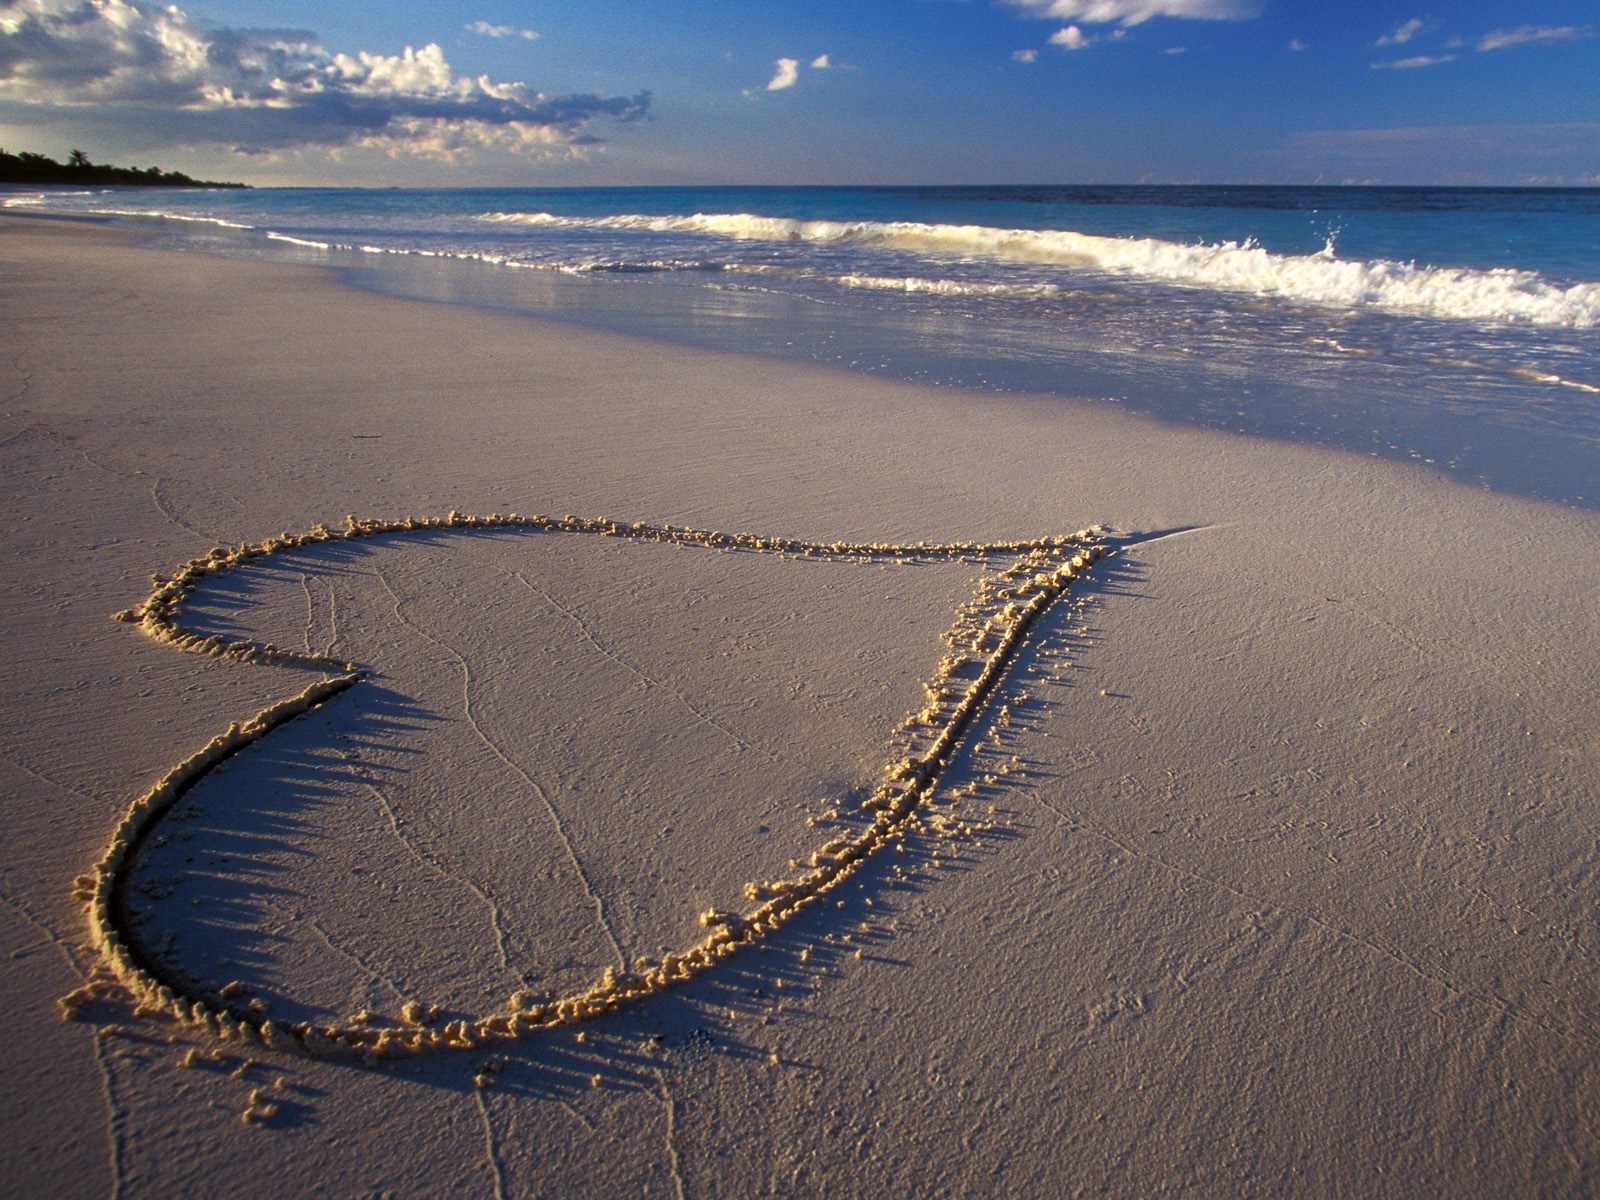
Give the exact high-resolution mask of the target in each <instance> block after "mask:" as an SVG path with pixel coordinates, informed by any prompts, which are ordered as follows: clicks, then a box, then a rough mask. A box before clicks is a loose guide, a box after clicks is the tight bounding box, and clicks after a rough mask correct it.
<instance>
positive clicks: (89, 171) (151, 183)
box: [0, 150, 248, 188]
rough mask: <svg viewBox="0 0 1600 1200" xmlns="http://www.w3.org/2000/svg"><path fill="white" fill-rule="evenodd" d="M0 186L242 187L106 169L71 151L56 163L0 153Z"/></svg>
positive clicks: (153, 170) (148, 170) (174, 174)
mask: <svg viewBox="0 0 1600 1200" xmlns="http://www.w3.org/2000/svg"><path fill="white" fill-rule="evenodd" d="M0 183H76V184H97V185H104V184H123V185H125V186H128V187H210V188H242V187H247V186H248V185H247V184H243V183H214V182H212V181H211V180H207V179H191V178H190V177H189V176H187V175H185V174H184V173H183V172H182V171H163V170H162V169H161V168H160V167H145V168H144V169H143V170H140V169H139V168H138V167H108V166H102V165H101V164H99V163H92V162H90V161H89V156H88V155H87V154H85V153H84V152H83V151H82V150H74V151H73V152H72V153H71V154H69V155H68V156H67V161H66V162H64V163H58V162H57V161H56V160H55V159H53V158H49V157H47V156H46V155H43V154H32V153H29V152H28V151H26V150H24V151H23V152H22V153H21V154H10V153H7V152H6V151H5V150H0Z"/></svg>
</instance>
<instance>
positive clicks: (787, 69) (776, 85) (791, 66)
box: [767, 58, 800, 92]
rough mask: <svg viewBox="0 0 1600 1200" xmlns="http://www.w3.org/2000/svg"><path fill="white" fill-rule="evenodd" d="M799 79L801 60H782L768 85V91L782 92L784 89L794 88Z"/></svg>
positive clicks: (779, 61)
mask: <svg viewBox="0 0 1600 1200" xmlns="http://www.w3.org/2000/svg"><path fill="white" fill-rule="evenodd" d="M799 78H800V60H799V59H797V58H780V59H779V60H778V62H777V70H776V71H775V72H774V73H773V76H772V79H771V81H770V82H769V83H768V84H767V91H769V92H781V91H783V89H784V88H792V87H793V86H794V85H795V83H796V82H797V81H798V80H799Z"/></svg>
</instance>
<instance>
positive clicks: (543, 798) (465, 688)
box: [374, 567, 628, 970]
mask: <svg viewBox="0 0 1600 1200" xmlns="http://www.w3.org/2000/svg"><path fill="white" fill-rule="evenodd" d="M374 571H375V572H376V574H377V576H378V582H379V583H381V584H383V588H384V590H385V591H386V592H388V593H389V595H390V596H391V597H392V598H393V599H394V615H395V616H396V617H398V618H399V619H400V620H401V621H402V622H403V623H404V624H405V625H406V627H407V628H409V629H411V630H412V631H413V632H415V633H416V634H417V635H418V636H419V637H421V638H422V639H423V640H424V641H428V642H432V643H433V644H434V645H435V646H437V647H439V649H441V650H443V651H444V652H445V653H446V654H448V655H450V656H451V657H452V658H454V659H455V660H456V666H457V667H458V668H459V669H460V671H461V709H462V714H463V715H464V716H465V717H466V719H467V724H468V725H470V726H472V731H473V733H475V734H477V736H478V740H479V741H480V742H482V743H483V744H484V745H485V746H487V747H488V749H489V752H490V753H491V754H493V755H494V756H495V757H496V758H497V759H499V760H500V762H501V763H503V764H504V765H505V766H506V767H507V768H508V769H509V770H510V771H512V772H513V773H514V774H515V775H517V777H518V778H520V779H521V780H522V781H523V783H525V784H527V785H528V787H529V789H530V790H531V791H532V792H533V794H534V795H535V796H537V797H538V798H539V803H540V804H541V805H543V806H544V810H545V812H546V814H548V815H549V817H550V823H551V825H552V826H554V827H555V831H556V837H557V838H559V839H560V841H561V846H562V849H564V850H565V851H566V853H567V861H568V862H569V863H571V864H572V869H573V871H574V872H575V873H576V874H577V876H578V881H579V882H580V883H582V884H583V890H584V892H585V893H586V894H587V895H588V897H589V903H590V904H591V905H593V906H594V915H595V920H596V921H597V922H599V925H600V930H601V932H602V933H603V934H605V938H606V941H608V942H610V943H611V950H612V953H614V954H615V955H616V958H617V966H618V967H619V968H621V969H623V970H626V969H627V966H628V956H627V955H626V954H624V953H623V952H622V944H621V943H620V942H618V941H617V935H616V934H615V933H614V932H613V931H612V928H611V920H610V918H609V917H607V916H606V905H605V901H604V900H602V899H601V898H600V893H599V892H597V891H595V887H594V881H593V880H591V879H590V878H589V872H588V871H587V870H586V869H585V868H584V865H583V860H582V859H580V858H579V857H578V851H577V849H576V848H575V847H574V846H573V844H572V837H571V836H570V834H569V833H568V832H567V824H566V822H565V821H563V820H562V819H561V813H560V812H559V811H558V810H557V809H556V806H555V803H554V801H552V800H551V799H550V795H549V793H548V792H546V791H545V790H544V788H542V787H541V786H539V783H538V782H537V781H536V780H535V779H534V778H533V776H532V775H530V774H528V772H527V771H526V770H524V769H523V767H522V765H521V764H520V763H518V762H515V761H514V760H513V759H512V758H511V756H510V755H508V754H507V753H506V752H505V751H504V750H502V749H501V748H500V745H499V743H498V742H496V741H495V740H494V739H493V738H492V737H490V736H489V734H488V733H487V732H486V731H485V730H484V728H483V726H482V725H481V724H479V722H478V718H477V716H476V715H475V714H474V713H473V711H472V667H471V666H470V665H469V664H468V663H467V660H466V656H465V655H463V654H462V653H461V652H460V651H459V650H457V649H456V648H455V647H454V646H452V645H450V643H449V642H446V641H445V640H444V639H443V638H440V637H435V636H434V635H433V634H431V633H429V632H428V631H427V630H426V629H423V628H422V626H420V625H418V624H417V623H416V622H415V621H413V620H411V619H410V618H409V617H407V616H406V615H405V613H403V612H401V611H400V607H401V603H402V601H401V599H400V595H399V593H398V592H396V591H395V590H394V588H393V587H392V586H391V585H390V583H389V578H388V576H386V575H385V574H384V573H383V568H382V567H375V568H374Z"/></svg>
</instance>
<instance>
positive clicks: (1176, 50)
mask: <svg viewBox="0 0 1600 1200" xmlns="http://www.w3.org/2000/svg"><path fill="white" fill-rule="evenodd" d="M1161 53H1163V54H1187V53H1189V47H1187V46H1168V47H1167V48H1166V49H1165V50H1163V51H1162V52H1161Z"/></svg>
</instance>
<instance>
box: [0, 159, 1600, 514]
mask: <svg viewBox="0 0 1600 1200" xmlns="http://www.w3.org/2000/svg"><path fill="white" fill-rule="evenodd" d="M4 203H5V204H6V205H7V206H9V207H13V208H17V209H21V210H24V211H27V210H33V211H40V210H45V211H55V212H75V213H98V214H102V215H105V216H107V217H108V218H109V219H115V220H118V221H122V222H126V223H132V224H135V225H138V226H139V227H141V228H144V229H146V230H148V231H150V232H151V233H152V235H153V236H155V237H157V238H159V240H161V241H162V242H164V243H167V244H176V245H181V246H184V247H187V248H192V249H197V250H210V251H219V252H223V253H229V254H243V255H258V256H259V255H266V256H274V257H287V258H292V259H296V260H301V261H313V262H320V263H325V264H328V265H331V266H334V267H336V268H337V269H339V270H341V271H342V272H343V273H344V274H345V275H346V277H347V278H349V279H350V281H351V282H353V283H355V284H357V285H358V286H362V287H368V288H374V289H378V290H383V291H388V292H394V293H399V294H405V295H413V296H421V297H426V298H430V299H434V300H440V301H445V302H450V303H466V304H478V305H489V306H494V307H502V308H511V309H518V310H524V311H528V312H533V313H537V314H540V315H543V316H547V317H554V318H556V319H561V320H569V321H577V322H581V323H585V324H593V325H600V326H604V327H608V328H615V329H622V330H627V331H631V332H637V333H644V334H647V335H650V336H656V337H665V338H671V339H674V340H680V341H686V342H691V343H695V344H700V345H708V346H713V347H719V348H729V349H739V350H745V351H753V352H756V353H764V354H777V355H784V356H790V357H798V358H803V359H808V360H814V361H820V362H825V363H831V364H836V365H840V366H844V367H849V368H852V369H856V370H866V371H874V372H883V373H889V374H893V375H896V376H900V377H903V378H907V379H913V380H921V381H925V382H932V383H940V384H959V385H964V386H968V387H973V388H977V389H980V390H981V389H991V390H1004V391H1026V392H1030V393H1038V394H1041V395H1043V396H1050V395H1060V396H1071V397H1076V398H1084V399H1089V400H1092V401H1095V402H1098V403H1106V404H1114V405H1118V406H1123V407H1128V408H1132V409H1136V410H1139V411H1144V412H1149V413H1152V414H1154V415H1157V416H1160V417H1163V418H1165V419H1170V420H1176V421H1183V422H1190V423H1196V424H1201V425H1206V426H1210V427H1217V428H1224V429H1230V430H1237V431H1241V432H1246V433H1251V434H1259V435H1266V436H1274V437H1284V438H1290V439H1294V440H1299V441H1309V442H1314V443H1318V444H1326V445H1334V446H1340V447H1343V448H1347V449H1356V450H1360V451H1364V452H1370V453H1375V454H1380V455H1384V456H1389V457H1397V458H1404V459H1410V460H1417V461H1421V462H1424V463H1427V464H1428V465H1430V466H1432V467H1434V468H1436V469H1439V470H1442V471H1445V472H1447V473H1449V474H1451V475H1453V476H1455V477H1457V478H1459V479H1462V480H1464V481H1467V482H1472V483H1476V484H1480V485H1484V486H1490V487H1494V488H1499V489H1503V490H1508V491H1514V492H1519V493H1523V494H1528V495H1533V496H1537V497H1540V498H1544V499H1553V500H1560V501H1564V502H1568V503H1575V504H1580V505H1584V506H1589V507H1595V506H1600V189H1573V190H1546V189H1527V190H1522V189H1421V188H1269V187H991V188H985V187H963V188H639V189H495V190H488V189H482V190H479V189H460V190H447V191H438V190H429V191H423V190H416V191H367V190H350V189H282V190H279V189H274V190H258V191H246V192H150V191H118V190H115V189H104V190H96V191H86V192H76V193H74V192H65V191H53V192H49V193H45V192H38V191H36V192H28V193H12V194H10V195H9V196H8V197H7V198H6V199H5V200H4ZM975 403H978V402H977V401H975ZM974 420H981V412H977V411H975V412H974Z"/></svg>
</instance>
